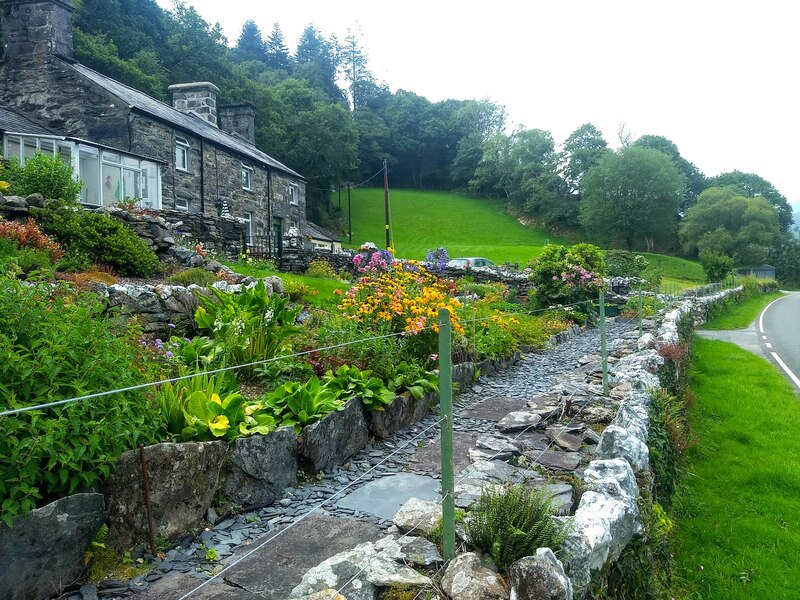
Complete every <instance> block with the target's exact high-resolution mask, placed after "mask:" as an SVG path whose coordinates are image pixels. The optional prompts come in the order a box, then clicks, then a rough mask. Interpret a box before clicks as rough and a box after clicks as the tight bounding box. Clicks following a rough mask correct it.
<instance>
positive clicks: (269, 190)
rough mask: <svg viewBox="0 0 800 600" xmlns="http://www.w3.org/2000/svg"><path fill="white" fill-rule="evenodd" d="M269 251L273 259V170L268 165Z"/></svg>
mask: <svg viewBox="0 0 800 600" xmlns="http://www.w3.org/2000/svg"><path fill="white" fill-rule="evenodd" d="M267 251H268V254H269V256H270V258H271V257H272V169H271V168H270V166H269V165H267Z"/></svg>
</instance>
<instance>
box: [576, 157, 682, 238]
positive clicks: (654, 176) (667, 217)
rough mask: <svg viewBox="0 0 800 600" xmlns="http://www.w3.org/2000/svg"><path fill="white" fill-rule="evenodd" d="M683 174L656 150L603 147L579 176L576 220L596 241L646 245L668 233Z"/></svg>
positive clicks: (670, 233) (672, 227)
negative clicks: (606, 150)
mask: <svg viewBox="0 0 800 600" xmlns="http://www.w3.org/2000/svg"><path fill="white" fill-rule="evenodd" d="M682 197H683V176H682V175H681V174H680V172H679V171H678V169H677V168H676V167H675V165H674V164H672V160H671V159H670V158H669V157H668V156H667V155H665V154H663V153H662V152H658V151H657V150H651V149H649V148H634V147H629V148H623V149H622V150H620V151H619V152H609V153H607V154H606V155H605V156H603V158H601V159H600V162H598V163H597V165H595V166H594V167H592V168H591V169H589V172H588V173H586V175H585V176H584V177H583V181H582V182H581V204H580V217H579V218H580V224H581V226H582V227H583V229H584V231H585V232H586V233H587V234H588V235H589V236H590V237H593V238H596V239H598V240H600V241H602V242H606V243H615V242H621V243H622V244H624V245H625V247H626V248H627V249H628V250H632V249H633V247H634V242H635V241H636V240H637V239H641V240H643V241H644V242H645V243H646V246H647V249H648V250H652V248H653V245H654V243H655V242H656V241H662V240H666V239H669V238H670V237H672V236H674V233H675V228H676V215H677V212H678V207H679V206H680V202H681V199H682Z"/></svg>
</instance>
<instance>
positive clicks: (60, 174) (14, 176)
mask: <svg viewBox="0 0 800 600" xmlns="http://www.w3.org/2000/svg"><path fill="white" fill-rule="evenodd" d="M0 178H3V179H5V180H6V181H8V183H9V189H8V193H9V194H10V195H14V196H27V195H29V194H35V193H39V194H41V195H42V196H44V197H45V198H46V199H48V200H51V199H55V200H62V201H63V202H65V203H68V204H74V203H75V201H76V200H77V198H78V194H80V192H81V188H82V187H83V182H82V181H80V180H76V179H75V178H74V176H73V172H72V167H71V166H70V165H69V164H67V163H65V162H64V161H63V160H61V158H59V157H57V156H45V155H44V154H41V153H40V152H37V153H36V154H34V155H33V157H31V158H29V159H27V160H26V161H25V166H20V164H19V161H18V160H16V159H11V162H10V164H9V167H8V169H7V170H6V171H5V172H4V173H2V174H0Z"/></svg>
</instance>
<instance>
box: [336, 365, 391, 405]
mask: <svg viewBox="0 0 800 600" xmlns="http://www.w3.org/2000/svg"><path fill="white" fill-rule="evenodd" d="M371 375H372V371H362V370H361V369H359V368H358V367H348V366H347V365H342V366H341V367H339V368H338V369H336V373H334V372H333V371H328V372H327V373H325V376H324V377H323V378H322V385H323V386H324V387H325V389H327V390H330V391H331V392H333V394H334V396H335V397H336V399H337V400H348V399H349V398H352V397H353V396H358V397H359V398H360V399H361V402H362V403H363V404H364V406H365V407H366V408H368V409H370V410H383V408H384V407H385V406H388V405H389V404H391V403H392V400H394V394H393V393H392V392H391V391H390V390H389V388H387V387H386V386H385V385H383V381H381V380H380V379H378V378H377V377H372V376H371Z"/></svg>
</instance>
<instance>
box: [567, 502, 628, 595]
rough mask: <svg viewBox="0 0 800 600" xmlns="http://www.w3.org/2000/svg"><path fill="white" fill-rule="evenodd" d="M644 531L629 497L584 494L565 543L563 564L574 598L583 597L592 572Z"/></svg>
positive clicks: (600, 567) (606, 562)
mask: <svg viewBox="0 0 800 600" xmlns="http://www.w3.org/2000/svg"><path fill="white" fill-rule="evenodd" d="M642 532H643V528H642V521H641V517H640V515H639V507H638V505H637V504H636V500H635V499H634V498H631V497H629V496H625V497H622V498H616V497H611V496H608V495H606V494H602V493H598V492H592V491H588V492H584V493H583V495H582V496H581V501H580V504H579V505H578V510H576V511H575V516H574V517H572V527H571V529H570V530H569V533H568V534H567V539H566V541H565V542H564V552H565V554H566V558H565V560H564V564H565V566H566V570H567V573H568V574H569V577H570V579H571V580H572V587H573V591H574V594H575V597H576V598H583V597H584V595H585V594H586V590H587V589H588V587H589V582H590V580H591V575H592V573H596V572H597V571H599V570H600V569H602V568H603V566H604V565H606V564H608V563H611V562H614V561H615V560H617V559H618V558H619V555H620V554H621V553H622V550H623V549H624V548H625V547H626V546H627V545H628V544H629V543H630V541H631V540H632V539H633V538H634V536H637V535H641V533H642Z"/></svg>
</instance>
